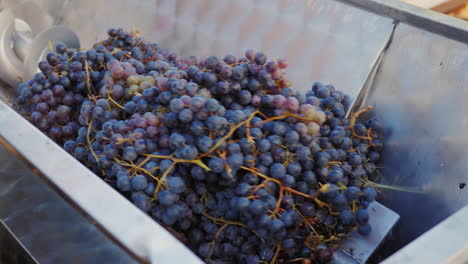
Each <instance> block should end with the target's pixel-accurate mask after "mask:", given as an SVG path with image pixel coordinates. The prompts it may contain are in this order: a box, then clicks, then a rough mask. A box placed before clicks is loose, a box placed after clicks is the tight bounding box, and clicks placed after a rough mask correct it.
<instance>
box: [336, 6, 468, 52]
mask: <svg viewBox="0 0 468 264" xmlns="http://www.w3.org/2000/svg"><path fill="white" fill-rule="evenodd" d="M338 1H342V2H347V3H351V4H353V5H356V6H358V7H360V8H363V9H366V10H369V11H372V12H375V13H377V14H380V15H382V16H386V17H390V18H392V19H394V20H397V21H401V22H404V23H407V24H409V25H413V26H416V27H418V28H421V29H424V30H426V31H429V32H434V33H436V34H440V35H443V36H445V37H448V38H451V39H455V40H458V41H461V42H465V43H466V42H468V28H467V27H468V26H467V25H468V22H467V21H464V20H461V19H458V18H454V17H451V16H447V15H445V14H442V13H438V12H435V11H432V10H428V9H424V8H421V7H417V6H414V5H410V4H408V3H405V2H402V1H400V0H338Z"/></svg>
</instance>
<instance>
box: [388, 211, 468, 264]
mask: <svg viewBox="0 0 468 264" xmlns="http://www.w3.org/2000/svg"><path fill="white" fill-rule="evenodd" d="M467 217H468V206H465V207H463V208H462V209H460V210H458V211H457V212H456V213H454V214H453V215H451V216H449V217H448V218H446V219H445V220H443V221H442V222H441V223H439V224H438V225H436V226H435V227H433V228H431V229H429V230H428V231H427V232H426V233H424V234H422V235H421V236H420V237H418V238H417V239H416V240H413V241H412V242H411V243H409V244H408V245H407V246H405V247H403V248H402V249H400V250H398V251H397V252H396V253H393V254H392V255H391V256H389V257H388V258H387V259H385V260H384V261H383V262H382V263H383V264H393V263H395V264H398V263H445V264H452V263H467V260H466V253H464V251H466V250H467V247H466V245H467V244H468V236H467V235H466V230H467V229H468V221H466V219H467ZM441 249H443V250H441Z"/></svg>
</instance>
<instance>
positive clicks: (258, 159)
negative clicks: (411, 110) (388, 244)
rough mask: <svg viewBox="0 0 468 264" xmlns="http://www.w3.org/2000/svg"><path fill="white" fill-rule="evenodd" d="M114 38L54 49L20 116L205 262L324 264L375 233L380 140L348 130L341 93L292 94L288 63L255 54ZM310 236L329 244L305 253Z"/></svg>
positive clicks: (26, 90) (26, 86)
mask: <svg viewBox="0 0 468 264" xmlns="http://www.w3.org/2000/svg"><path fill="white" fill-rule="evenodd" d="M108 36H109V37H108V38H107V39H106V40H104V41H102V42H99V43H96V45H94V48H93V49H89V50H87V51H82V50H80V51H77V50H75V49H68V48H67V47H66V46H65V45H63V44H58V45H57V46H56V53H53V52H52V53H49V54H48V55H47V56H46V60H44V61H41V62H40V63H39V64H38V67H39V69H40V71H41V72H40V73H38V74H36V75H35V76H34V78H33V79H31V80H28V81H26V82H24V83H22V84H21V85H20V86H19V87H18V89H17V93H18V98H17V104H18V106H19V107H20V108H21V109H22V110H23V112H25V113H27V114H26V116H27V117H28V118H29V119H30V120H31V122H32V123H33V124H35V125H36V126H37V127H38V128H39V129H41V130H42V131H43V132H44V133H47V134H48V136H50V137H51V138H52V139H53V140H55V141H56V142H57V143H58V144H60V145H62V146H63V147H64V149H65V150H66V151H67V152H68V153H70V154H71V155H73V156H74V157H75V158H76V159H78V160H79V161H81V162H83V164H85V165H86V166H88V167H89V168H90V169H91V170H93V171H94V172H95V173H96V174H98V175H99V176H100V177H102V178H103V179H105V180H106V182H108V183H109V184H110V185H111V186H113V187H115V188H117V189H118V190H120V191H121V192H123V193H124V195H125V196H126V197H127V198H128V199H130V200H131V201H132V202H133V203H134V204H135V206H136V207H138V208H139V209H141V210H142V211H143V212H147V213H151V215H152V216H153V217H154V219H155V220H156V221H159V222H160V223H164V224H165V225H167V226H168V227H170V228H171V230H172V232H175V233H179V234H180V235H181V236H183V237H186V238H188V239H187V242H186V243H187V245H188V246H189V247H190V248H191V249H193V250H194V251H195V252H196V253H197V254H199V255H200V256H201V257H204V258H207V261H212V262H215V263H259V262H260V261H266V262H270V261H271V260H272V259H273V256H274V255H275V250H276V247H277V246H280V248H281V250H280V251H279V253H278V255H277V256H276V260H277V262H281V263H287V262H290V261H292V260H295V259H300V258H304V259H305V260H306V259H307V258H310V257H311V256H313V257H314V259H313V261H321V262H327V261H329V260H330V259H331V257H332V249H333V248H335V247H336V246H337V243H338V242H336V241H335V240H333V239H330V238H331V237H332V236H334V237H337V235H338V234H345V235H346V234H348V233H349V232H351V231H352V230H354V229H357V230H358V232H359V233H360V234H362V235H368V234H369V233H370V232H371V227H370V225H369V224H368V219H369V215H368V213H367V211H366V208H367V207H368V206H369V203H371V202H373V201H374V200H375V199H376V198H377V191H376V190H375V189H374V188H373V187H371V185H369V184H367V181H368V179H369V177H371V175H372V174H373V173H374V172H375V171H376V170H377V167H376V162H377V161H379V160H380V153H381V150H382V148H383V142H382V138H381V137H382V133H383V131H384V130H383V125H382V123H381V122H380V121H379V120H377V119H375V118H372V119H369V120H367V121H366V122H364V123H360V122H356V120H354V119H351V120H348V119H347V118H344V116H345V114H346V111H347V109H346V106H347V105H348V99H349V98H348V97H347V96H345V94H343V93H342V92H340V91H337V90H336V89H335V87H333V86H332V85H325V84H321V83H315V84H314V85H313V86H312V89H310V90H309V91H305V93H304V94H302V93H300V92H298V91H296V90H295V89H294V88H293V87H291V84H290V83H289V81H288V79H287V76H286V73H285V71H284V69H285V68H287V67H288V63H287V61H286V60H285V59H273V60H270V61H269V60H268V58H267V56H266V55H265V54H264V53H262V52H257V51H253V50H248V51H246V53H245V56H244V57H242V58H236V57H235V56H233V55H227V56H225V57H224V58H223V59H222V60H221V59H219V58H218V57H215V56H211V57H207V58H205V59H199V58H197V57H195V56H190V57H186V58H184V57H181V56H178V55H177V54H175V53H173V52H170V51H168V50H165V49H162V48H161V47H159V46H158V45H157V44H155V43H150V42H147V41H145V40H143V39H142V38H141V37H139V36H138V34H135V33H133V32H127V31H124V30H123V29H110V30H109V31H108ZM350 124H353V127H350ZM356 135H357V136H358V137H357V136H356ZM369 137H372V138H371V139H370V138H369ZM300 193H302V195H299V194H300ZM312 196H313V197H317V199H319V200H320V201H322V203H326V204H327V206H328V207H329V208H330V211H328V209H326V208H323V206H321V205H318V204H317V203H318V202H317V201H318V200H317V199H312V198H310V197H312ZM355 210H357V211H355ZM330 212H335V213H333V214H331V213H330ZM354 212H355V213H354ZM299 213H300V214H299ZM208 216H210V217H208ZM302 217H305V218H306V219H305V220H312V219H313V218H317V219H319V221H316V220H313V221H309V222H308V223H309V224H308V225H302V224H301V223H302V220H304V219H302ZM215 218H216V219H217V220H216V221H214V220H213V219H215ZM232 223H235V224H232ZM223 226H224V227H223ZM310 226H313V229H314V232H318V233H319V235H320V237H323V239H324V240H325V239H329V241H330V242H327V243H321V244H320V245H319V246H316V247H311V248H309V247H304V246H303V245H304V244H306V239H307V236H308V234H309V233H311V232H313V230H312V229H311V227H310ZM260 238H261V239H260Z"/></svg>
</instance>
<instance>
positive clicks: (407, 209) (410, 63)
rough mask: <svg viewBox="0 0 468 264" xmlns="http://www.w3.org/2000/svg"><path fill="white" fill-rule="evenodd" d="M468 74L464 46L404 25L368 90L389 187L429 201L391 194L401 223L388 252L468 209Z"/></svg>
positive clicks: (467, 53)
mask: <svg viewBox="0 0 468 264" xmlns="http://www.w3.org/2000/svg"><path fill="white" fill-rule="evenodd" d="M467 69H468V45H467V44H466V43H462V42H458V41H455V40H451V39H447V38H445V37H443V36H440V35H437V34H434V33H430V32H427V31H424V30H421V29H419V28H416V27H413V26H409V25H407V24H399V25H398V27H397V28H396V30H395V33H394V36H393V40H392V43H391V45H390V46H389V48H388V50H387V51H386V53H385V55H384V57H383V59H382V62H381V64H380V67H379V69H378V71H377V73H376V76H375V79H374V81H373V82H372V84H371V87H370V94H369V95H368V100H367V102H366V104H370V105H373V106H375V114H376V116H377V117H379V118H380V119H381V120H382V122H383V123H384V124H385V126H386V127H387V132H386V135H387V137H388V138H387V139H386V147H385V148H384V153H383V155H382V157H383V164H384V165H385V167H384V168H383V176H384V178H385V180H386V183H388V184H390V185H397V186H405V187H411V188H415V189H419V190H423V191H425V192H426V193H427V194H426V195H422V194H418V193H411V192H387V193H386V202H385V205H387V206H389V207H390V208H391V209H393V210H395V211H396V212H398V213H399V214H400V215H401V221H400V223H399V224H398V225H397V226H396V228H395V229H394V230H393V236H392V238H390V239H391V241H390V242H391V243H388V244H387V247H388V248H389V251H390V252H391V251H394V250H396V249H398V248H400V247H402V246H404V245H405V244H407V243H409V242H410V241H412V240H414V239H415V238H416V237H418V236H419V235H421V234H422V233H423V232H425V231H427V230H428V229H430V228H432V227H433V226H435V225H436V224H438V223H439V222H440V221H442V220H443V219H445V218H446V217H448V216H450V215H451V214H453V213H455V212H456V211H457V210H459V209H460V208H462V207H463V206H465V205H467V204H468V192H467V191H468V188H464V187H463V185H462V186H461V185H460V184H463V183H468V178H467V176H466V171H467V170H468V162H467V161H468V153H467V149H466V146H467V143H468V136H467V135H468V133H467V131H468V119H467V117H468V111H467V108H466V100H467V98H468V94H467V91H468V90H467V89H468V73H467ZM463 234H466V230H465V232H464V233H460V235H463ZM414 243H417V241H416V242H414ZM433 243H435V244H437V245H438V244H440V241H439V240H434V241H433ZM443 250H444V248H443V247H441V248H440V252H439V253H440V254H441V255H444V253H445V252H443ZM419 254H422V252H419ZM424 254H425V253H424Z"/></svg>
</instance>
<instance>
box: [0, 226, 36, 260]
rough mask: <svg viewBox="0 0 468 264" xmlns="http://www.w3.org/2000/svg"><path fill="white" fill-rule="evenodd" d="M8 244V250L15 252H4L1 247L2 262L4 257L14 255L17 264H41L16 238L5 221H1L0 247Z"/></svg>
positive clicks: (0, 258) (0, 256) (0, 257)
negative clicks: (4, 255)
mask: <svg viewBox="0 0 468 264" xmlns="http://www.w3.org/2000/svg"><path fill="white" fill-rule="evenodd" d="M2 244H7V246H6V248H7V249H8V250H11V249H13V251H2V248H1V247H0V262H1V261H3V260H4V259H2V255H3V254H7V255H10V256H11V255H14V256H15V259H16V261H17V262H15V263H17V264H22V263H23V264H39V262H38V261H37V260H36V259H35V258H34V257H33V256H32V254H31V253H30V252H29V251H28V249H27V248H26V247H25V246H24V245H23V243H21V241H20V240H19V239H18V238H17V237H16V236H15V234H14V233H13V232H12V231H11V229H10V228H9V227H8V226H7V225H6V224H5V222H4V221H2V220H0V246H1V245H2ZM8 245H9V246H10V247H9V246H8ZM10 260H11V259H10ZM11 264H13V263H11Z"/></svg>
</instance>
